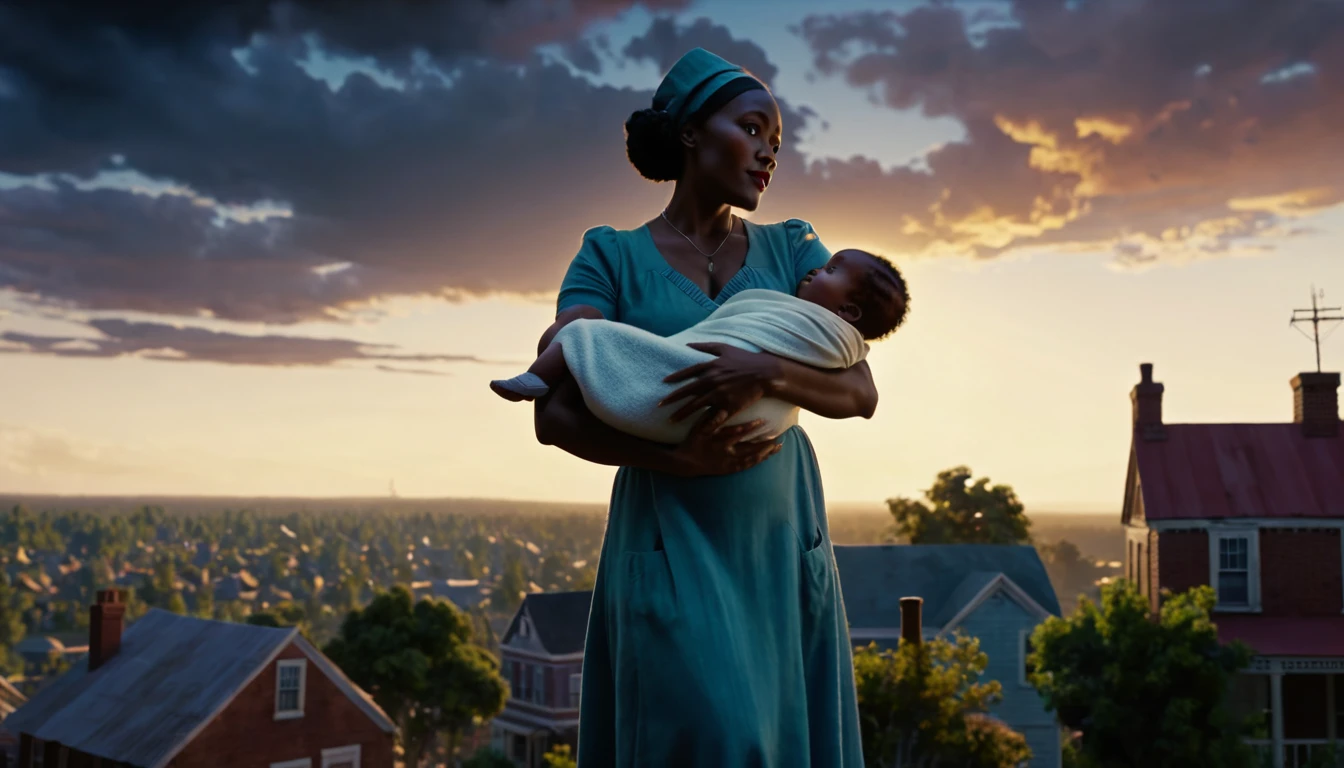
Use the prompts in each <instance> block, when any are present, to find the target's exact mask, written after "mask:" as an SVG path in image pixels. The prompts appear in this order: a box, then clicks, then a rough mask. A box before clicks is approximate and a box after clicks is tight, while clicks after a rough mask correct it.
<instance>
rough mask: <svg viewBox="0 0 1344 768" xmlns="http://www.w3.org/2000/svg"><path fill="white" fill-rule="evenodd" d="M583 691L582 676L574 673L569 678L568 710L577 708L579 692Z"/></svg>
mask: <svg viewBox="0 0 1344 768" xmlns="http://www.w3.org/2000/svg"><path fill="white" fill-rule="evenodd" d="M582 690H583V674H582V673H579V672H576V673H574V674H572V675H570V676H569V708H570V709H578V708H579V692H580V691H582Z"/></svg>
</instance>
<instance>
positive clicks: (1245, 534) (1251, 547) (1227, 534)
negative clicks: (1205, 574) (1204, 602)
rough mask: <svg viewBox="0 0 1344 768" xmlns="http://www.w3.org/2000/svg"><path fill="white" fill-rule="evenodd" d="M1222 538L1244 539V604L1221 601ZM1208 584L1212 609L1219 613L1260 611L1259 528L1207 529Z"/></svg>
mask: <svg viewBox="0 0 1344 768" xmlns="http://www.w3.org/2000/svg"><path fill="white" fill-rule="evenodd" d="M1224 539H1245V540H1246V605H1227V604H1225V603H1223V602H1222V599H1221V597H1220V594H1219V590H1218V571H1219V568H1218V566H1219V561H1218V549H1219V542H1221V541H1223V540H1224ZM1209 586H1211V587H1213V594H1214V599H1215V600H1217V601H1218V602H1217V603H1215V604H1214V608H1213V609H1214V610H1215V611H1217V612H1219V613H1259V612H1260V529H1259V528H1245V527H1241V528H1226V529H1216V528H1210V529H1209Z"/></svg>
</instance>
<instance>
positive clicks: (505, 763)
mask: <svg viewBox="0 0 1344 768" xmlns="http://www.w3.org/2000/svg"><path fill="white" fill-rule="evenodd" d="M462 768H518V766H517V765H516V764H515V763H514V762H513V761H512V760H510V759H509V758H507V757H505V756H504V753H502V752H500V751H499V750H497V749H494V748H493V747H486V748H485V749H481V750H478V751H477V752H476V754H474V755H472V756H471V757H468V758H467V759H466V760H463V761H462Z"/></svg>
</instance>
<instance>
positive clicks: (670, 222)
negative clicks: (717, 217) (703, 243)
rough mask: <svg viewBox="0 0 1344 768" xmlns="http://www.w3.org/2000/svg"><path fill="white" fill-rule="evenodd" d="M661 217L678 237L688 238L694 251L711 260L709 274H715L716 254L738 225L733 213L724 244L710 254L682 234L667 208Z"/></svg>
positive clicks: (687, 239) (730, 216) (721, 244)
mask: <svg viewBox="0 0 1344 768" xmlns="http://www.w3.org/2000/svg"><path fill="white" fill-rule="evenodd" d="M660 215H661V216H662V217H663V221H666V222H667V226H669V227H671V228H672V231H673V232H676V233H677V234H678V235H681V236H682V237H685V238H686V242H688V243H690V244H691V247H692V248H694V249H695V250H697V251H700V255H701V256H704V257H705V258H706V259H709V273H710V274H711V275H712V274H714V254H716V253H718V252H719V251H721V250H723V246H724V244H725V243H727V242H728V238H730V237H732V236H733V227H734V226H735V225H736V224H737V221H736V219H735V218H734V217H733V215H732V214H731V213H730V214H728V217H729V223H728V234H726V235H724V236H723V242H722V243H719V247H718V248H715V249H714V250H713V251H712V252H710V253H705V252H704V251H702V250H700V246H698V245H696V244H695V241H694V240H692V239H691V238H690V237H687V235H686V233H685V232H682V231H681V230H680V229H677V225H675V224H673V223H672V220H671V219H669V218H667V209H666V208H664V209H663V212H662V213H661V214H660Z"/></svg>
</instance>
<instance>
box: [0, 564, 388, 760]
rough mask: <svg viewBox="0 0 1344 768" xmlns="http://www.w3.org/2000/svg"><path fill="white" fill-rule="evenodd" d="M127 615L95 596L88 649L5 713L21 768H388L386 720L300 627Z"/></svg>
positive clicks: (113, 595)
mask: <svg viewBox="0 0 1344 768" xmlns="http://www.w3.org/2000/svg"><path fill="white" fill-rule="evenodd" d="M124 611H125V606H124V605H123V604H122V603H121V602H120V595H119V593H118V592H117V591H115V590H106V591H102V592H99V593H98V602H97V603H96V604H95V605H94V606H93V607H92V610H91V618H92V621H91V625H90V626H91V631H90V642H89V655H88V656H87V657H85V659H84V660H82V661H80V662H79V663H78V664H76V665H75V667H74V668H73V669H71V670H70V671H69V672H67V673H66V674H64V675H62V676H61V677H60V678H58V679H57V680H55V681H53V682H52V683H51V684H50V685H48V686H47V687H45V688H43V689H42V690H41V691H40V692H38V693H37V694H36V695H35V696H33V698H32V699H31V700H29V701H28V702H27V703H26V704H24V705H23V706H21V707H19V708H18V709H17V710H15V711H14V713H12V714H11V715H9V717H8V718H6V720H5V725H6V727H8V728H9V729H10V730H12V731H13V732H15V733H18V734H20V736H19V752H20V756H19V765H20V766H21V768H38V767H39V766H41V768H86V767H87V768H94V767H97V768H112V767H113V766H116V767H118V768H120V766H137V768H213V767H215V766H218V767H219V768H226V767H228V766H260V767H261V768H392V765H393V742H394V740H395V738H396V728H395V726H394V725H393V723H392V721H391V720H389V719H388V717H387V715H386V714H384V713H383V711H382V710H381V709H379V708H378V706H377V705H376V704H374V703H373V700H372V699H370V698H369V696H368V695H367V694H366V693H364V692H363V691H361V690H360V689H359V688H358V687H357V686H355V684H354V683H352V682H350V680H349V679H348V678H346V676H345V675H344V674H343V673H342V672H341V671H340V669H338V668H337V667H336V665H335V664H333V663H332V662H331V661H330V660H328V659H327V658H326V657H325V656H323V655H322V653H321V652H320V651H318V650H317V649H316V648H314V647H313V646H312V645H311V644H310V643H308V641H306V640H305V639H304V638H303V637H302V636H301V635H299V633H298V630H297V629H294V628H288V629H277V628H272V627H258V626H251V625H247V624H233V623H229V622H221V621H209V620H207V619H197V618H192V617H189V616H179V615H176V614H173V613H168V612H167V611H160V610H157V609H156V610H151V611H150V612H149V613H148V614H146V615H145V616H144V617H143V618H141V619H140V620H138V621H136V622H135V623H134V624H132V625H131V627H130V629H129V630H127V631H126V632H125V636H124V637H123V635H122V614H123V613H124Z"/></svg>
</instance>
